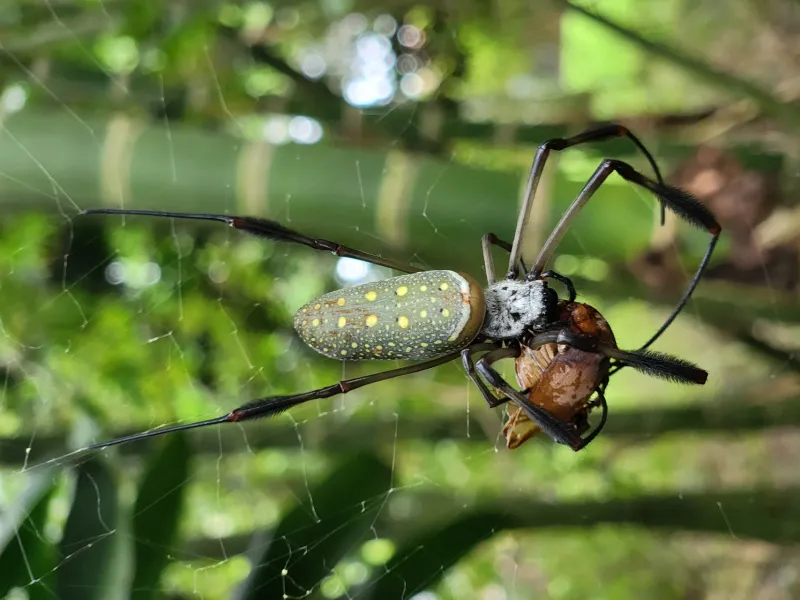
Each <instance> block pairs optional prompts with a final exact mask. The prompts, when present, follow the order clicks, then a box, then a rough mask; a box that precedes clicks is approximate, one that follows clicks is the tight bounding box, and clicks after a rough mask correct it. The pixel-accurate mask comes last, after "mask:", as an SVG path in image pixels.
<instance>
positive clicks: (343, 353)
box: [339, 350, 347, 356]
mask: <svg viewBox="0 0 800 600" xmlns="http://www.w3.org/2000/svg"><path fill="white" fill-rule="evenodd" d="M339 354H341V355H342V356H344V355H345V354H347V350H342V351H341V352H339Z"/></svg>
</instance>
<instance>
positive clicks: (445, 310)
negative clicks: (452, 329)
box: [442, 308, 450, 317]
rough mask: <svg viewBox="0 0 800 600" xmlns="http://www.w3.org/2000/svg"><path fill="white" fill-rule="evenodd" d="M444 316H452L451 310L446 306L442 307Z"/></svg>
mask: <svg viewBox="0 0 800 600" xmlns="http://www.w3.org/2000/svg"><path fill="white" fill-rule="evenodd" d="M442 316H443V317H449V316H450V311H449V310H448V309H446V308H443V309H442Z"/></svg>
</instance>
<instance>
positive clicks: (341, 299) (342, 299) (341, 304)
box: [336, 298, 345, 306]
mask: <svg viewBox="0 0 800 600" xmlns="http://www.w3.org/2000/svg"><path fill="white" fill-rule="evenodd" d="M344 302H345V300H344V298H339V299H338V300H337V301H336V304H338V305H339V306H344Z"/></svg>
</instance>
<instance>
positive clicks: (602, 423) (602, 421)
mask: <svg viewBox="0 0 800 600" xmlns="http://www.w3.org/2000/svg"><path fill="white" fill-rule="evenodd" d="M596 393H597V396H598V400H599V402H600V407H601V408H602V410H603V412H602V413H601V415H600V422H599V423H598V424H597V427H595V428H594V429H593V430H592V432H591V433H590V434H589V435H587V436H586V437H585V438H582V439H581V447H580V448H578V450H583V449H584V448H586V446H588V445H589V443H590V442H591V441H592V440H593V439H594V438H596V437H597V435H598V434H599V433H600V432H601V431H603V427H605V426H606V421H608V402H606V396H605V394H603V392H602V391H601V390H600V388H597V390H596ZM595 402H597V400H595V401H593V402H592V404H594V403H595ZM576 452H577V450H576Z"/></svg>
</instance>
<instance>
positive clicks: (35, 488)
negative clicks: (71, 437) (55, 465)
mask: <svg viewBox="0 0 800 600" xmlns="http://www.w3.org/2000/svg"><path fill="white" fill-rule="evenodd" d="M27 483H28V487H27V491H26V493H25V494H23V496H22V497H21V498H20V499H19V500H18V501H17V503H16V504H15V505H14V506H10V507H6V508H4V509H3V510H2V518H0V548H2V550H0V598H5V597H6V596H7V594H8V593H9V591H11V589H12V588H15V587H23V586H25V587H26V591H27V593H28V594H29V597H30V598H31V599H33V598H37V599H38V598H45V597H52V595H51V591H50V590H48V589H47V587H46V585H44V584H43V583H41V582H39V581H38V580H39V579H40V578H43V577H45V576H46V575H47V574H48V573H50V571H51V570H52V569H53V568H55V566H56V564H57V563H56V560H57V557H56V553H55V550H54V548H53V545H52V543H51V541H50V540H49V539H47V537H46V536H45V525H46V523H47V518H48V510H49V508H50V500H51V499H52V498H53V495H54V494H55V492H56V490H57V488H58V483H57V480H56V478H55V476H54V473H53V472H50V471H45V472H44V473H41V474H37V475H35V476H32V477H30V478H29V481H28V482H27Z"/></svg>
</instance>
